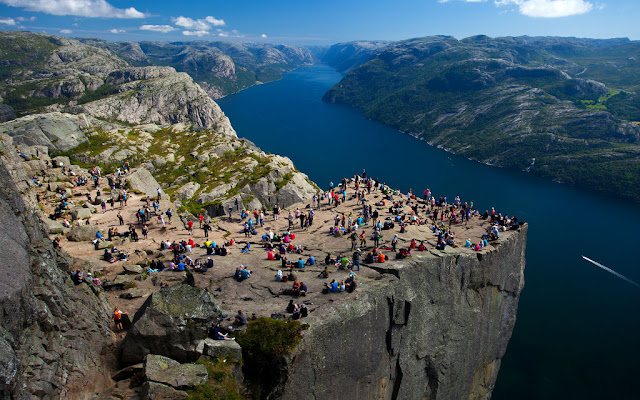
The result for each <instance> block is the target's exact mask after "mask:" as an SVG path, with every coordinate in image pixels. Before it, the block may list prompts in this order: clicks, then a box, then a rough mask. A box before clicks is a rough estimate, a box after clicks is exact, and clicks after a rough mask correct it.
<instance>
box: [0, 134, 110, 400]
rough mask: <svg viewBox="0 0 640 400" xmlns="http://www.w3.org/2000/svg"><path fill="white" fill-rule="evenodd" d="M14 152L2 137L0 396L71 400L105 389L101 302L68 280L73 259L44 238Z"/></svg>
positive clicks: (106, 332) (105, 328) (105, 323)
mask: <svg viewBox="0 0 640 400" xmlns="http://www.w3.org/2000/svg"><path fill="white" fill-rule="evenodd" d="M12 151H13V150H12V147H11V139H10V138H8V137H6V136H4V137H2V152H1V153H0V181H1V182H2V185H0V221H2V224H0V259H2V260H3V262H2V263H1V264H0V277H1V279H0V397H2V398H26V399H28V398H76V397H79V393H87V392H90V391H92V390H96V389H98V388H102V387H105V386H108V382H109V376H108V374H107V372H106V371H108V370H109V364H110V363H111V362H112V361H113V357H110V356H109V355H108V354H110V350H109V347H110V346H111V345H112V342H113V337H112V333H111V330H110V329H109V310H108V308H107V302H106V299H105V298H104V297H102V296H101V295H100V294H99V293H94V292H92V291H91V290H90V289H89V287H88V286H87V285H80V286H74V285H73V283H72V282H71V279H70V275H69V269H70V268H71V266H70V263H71V262H72V261H71V260H70V259H69V258H68V257H67V256H65V255H64V254H63V253H61V252H58V251H56V250H55V249H54V248H53V246H52V244H51V241H50V240H49V238H48V237H47V232H46V230H45V228H44V227H43V225H42V223H41V222H40V221H41V220H40V216H41V212H40V210H39V208H38V206H37V203H36V202H35V196H34V195H33V193H32V191H31V189H30V188H29V184H28V182H29V181H28V178H27V177H26V175H25V173H24V170H23V169H22V166H21V164H22V159H21V158H19V157H18V156H17V154H16V153H14V152H12ZM111 353H112V351H111Z"/></svg>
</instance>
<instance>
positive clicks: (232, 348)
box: [202, 338, 242, 360]
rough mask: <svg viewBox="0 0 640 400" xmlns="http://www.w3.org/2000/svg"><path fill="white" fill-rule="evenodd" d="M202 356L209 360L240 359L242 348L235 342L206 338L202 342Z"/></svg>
mask: <svg viewBox="0 0 640 400" xmlns="http://www.w3.org/2000/svg"><path fill="white" fill-rule="evenodd" d="M202 354H203V355H205V356H209V357H211V358H232V359H234V360H241V359H242V348H241V347H240V345H239V344H238V342H236V341H235V340H214V339H211V338H206V339H205V340H204V342H203V351H202Z"/></svg>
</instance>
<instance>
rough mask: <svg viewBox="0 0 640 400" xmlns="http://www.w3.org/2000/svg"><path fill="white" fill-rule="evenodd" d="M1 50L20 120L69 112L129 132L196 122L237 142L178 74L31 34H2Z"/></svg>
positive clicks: (7, 90)
mask: <svg viewBox="0 0 640 400" xmlns="http://www.w3.org/2000/svg"><path fill="white" fill-rule="evenodd" d="M0 49H2V50H0V53H1V54H2V57H3V59H4V62H3V64H2V68H1V69H0V73H1V74H2V76H3V77H4V80H3V81H2V82H0V95H1V97H2V100H3V103H5V104H6V105H8V106H10V107H12V108H13V109H14V110H15V111H16V113H17V114H18V115H19V116H20V115H26V114H33V113H38V112H42V111H63V112H70V113H73V114H79V113H85V114H89V115H91V116H93V117H95V118H99V119H102V120H106V121H109V122H114V123H124V124H144V123H159V124H173V123H180V122H190V123H193V124H195V125H196V126H199V127H203V128H208V129H211V128H218V129H219V130H220V131H221V132H224V133H226V134H229V135H232V136H235V131H234V130H233V128H232V127H231V124H230V123H229V120H228V118H227V117H226V116H225V115H224V113H222V111H221V110H220V107H218V105H217V104H216V103H215V102H214V101H213V100H212V99H211V98H210V97H209V96H208V95H207V93H206V92H205V91H204V90H203V89H202V88H201V87H200V86H198V85H197V84H196V83H195V82H194V81H193V80H192V79H191V78H190V77H189V76H188V75H187V74H184V73H177V72H176V71H175V69H173V68H171V67H131V66H130V65H129V64H128V63H127V62H126V61H124V60H123V59H121V58H120V57H118V56H116V55H115V54H113V53H112V52H110V51H108V50H106V49H102V48H98V47H94V46H89V45H86V44H83V43H81V42H79V41H77V40H73V39H66V38H61V37H56V36H50V35H41V34H35V33H30V32H2V33H0Z"/></svg>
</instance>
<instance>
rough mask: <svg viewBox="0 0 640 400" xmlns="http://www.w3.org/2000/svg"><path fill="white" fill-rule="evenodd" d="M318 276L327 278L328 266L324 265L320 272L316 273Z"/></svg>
mask: <svg viewBox="0 0 640 400" xmlns="http://www.w3.org/2000/svg"><path fill="white" fill-rule="evenodd" d="M318 277H319V278H328V277H329V267H326V266H325V267H324V271H322V272H320V275H318Z"/></svg>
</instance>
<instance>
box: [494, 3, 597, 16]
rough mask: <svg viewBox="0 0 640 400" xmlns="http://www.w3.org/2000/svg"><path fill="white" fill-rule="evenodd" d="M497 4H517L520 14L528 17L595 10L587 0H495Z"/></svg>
mask: <svg viewBox="0 0 640 400" xmlns="http://www.w3.org/2000/svg"><path fill="white" fill-rule="evenodd" d="M494 2H495V4H496V5H497V6H508V5H515V6H517V7H518V11H519V12H520V14H523V15H526V16H528V17H539V18H559V17H569V16H572V15H580V14H585V13H588V12H589V11H591V10H593V8H594V6H593V4H592V3H590V2H589V1H585V0H495V1H494Z"/></svg>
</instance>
